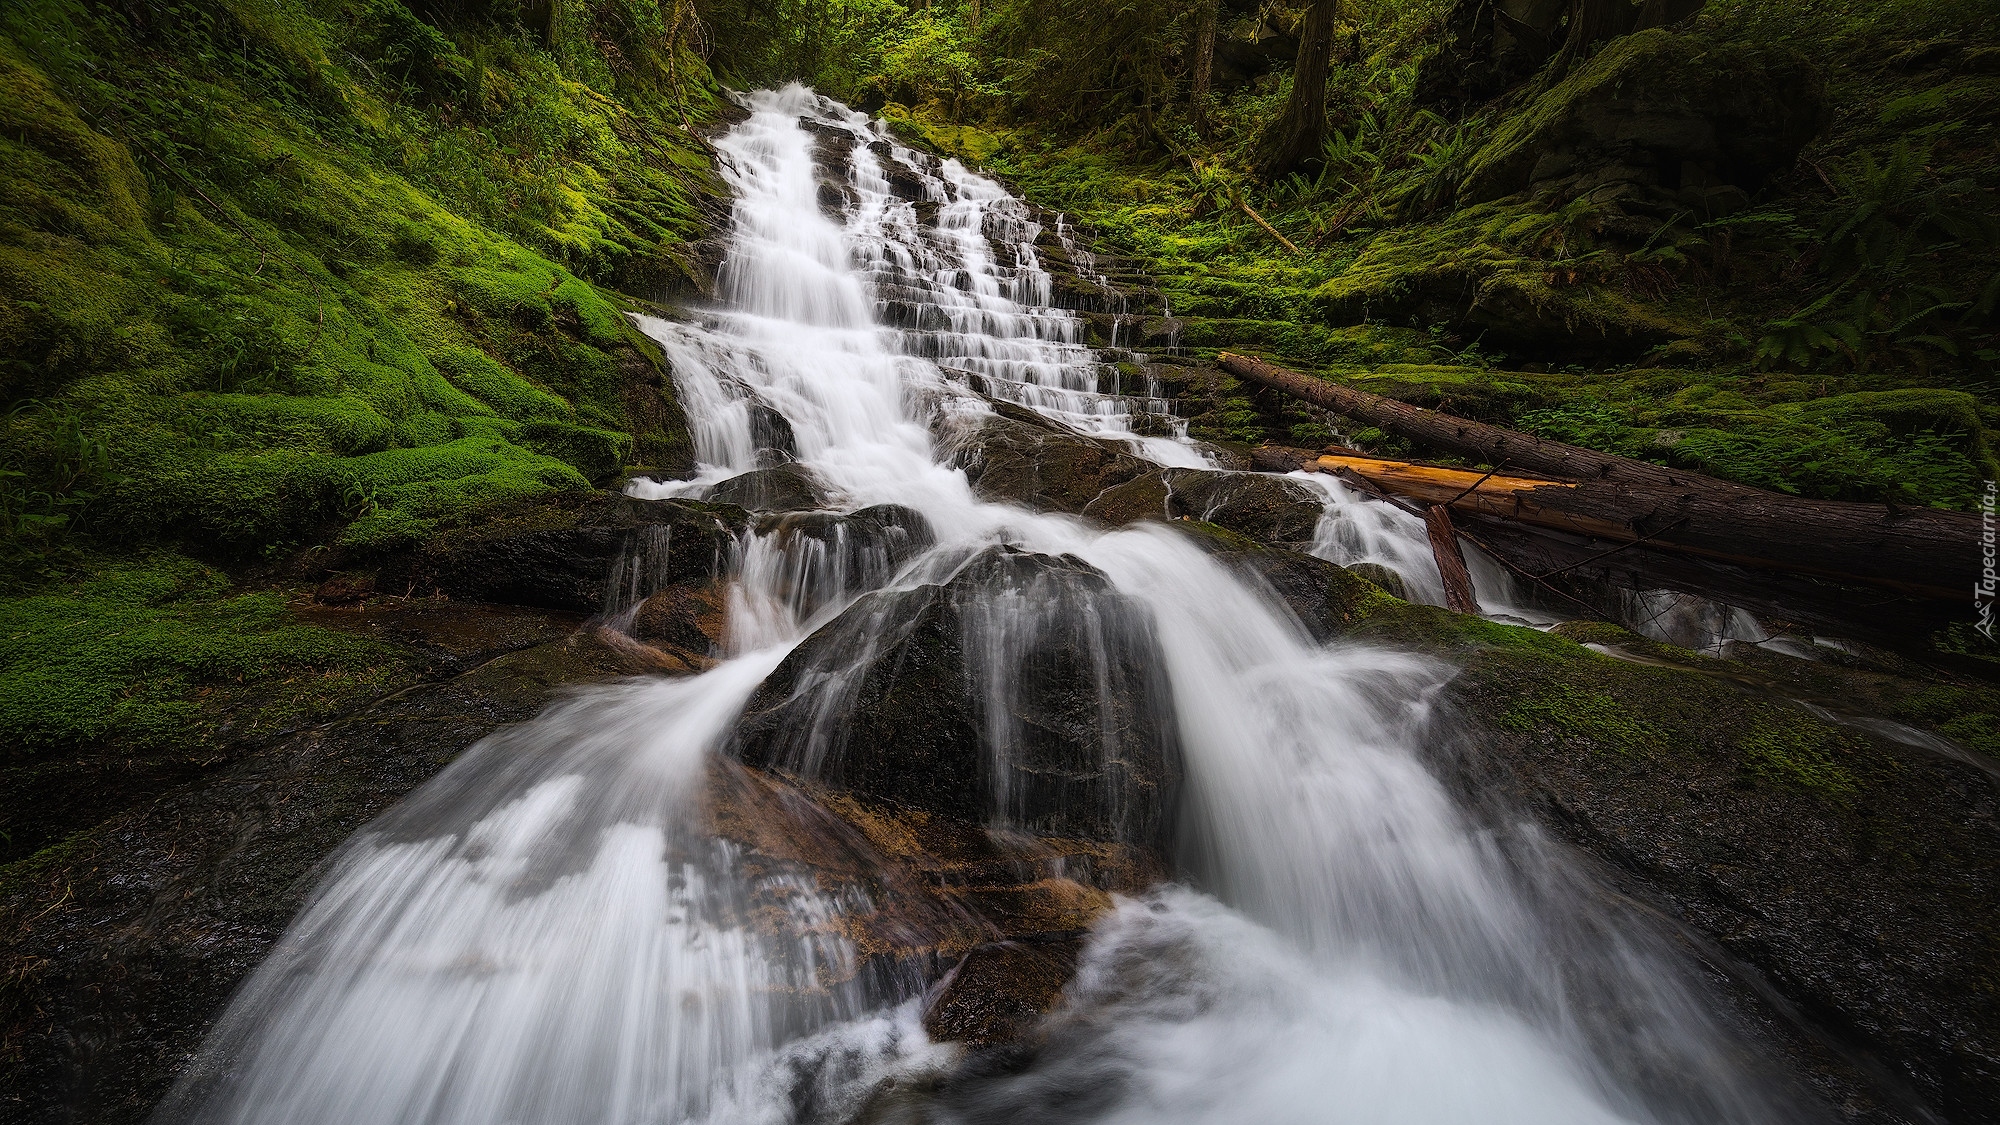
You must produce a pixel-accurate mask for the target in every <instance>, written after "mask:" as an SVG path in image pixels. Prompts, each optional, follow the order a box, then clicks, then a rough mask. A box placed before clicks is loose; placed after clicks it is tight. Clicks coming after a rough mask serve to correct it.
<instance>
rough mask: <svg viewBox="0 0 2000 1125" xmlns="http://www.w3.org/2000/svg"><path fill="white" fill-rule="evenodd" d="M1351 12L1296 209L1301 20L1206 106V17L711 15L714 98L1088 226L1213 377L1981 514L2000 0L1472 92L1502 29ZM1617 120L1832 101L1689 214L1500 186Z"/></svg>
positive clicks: (1228, 42)
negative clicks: (1287, 140) (786, 104)
mask: <svg viewBox="0 0 2000 1125" xmlns="http://www.w3.org/2000/svg"><path fill="white" fill-rule="evenodd" d="M1620 3H1624V0H1602V2H1601V3H1599V4H1598V6H1599V7H1603V6H1605V5H1606V4H1609V5H1613V6H1615V5H1616V4H1620ZM1328 4H1332V5H1334V6H1337V7H1338V9H1339V12H1338V26H1337V28H1336V32H1335V34H1334V36H1333V56H1332V59H1331V71H1330V76H1329V82H1328V95H1327V129H1328V132H1327V135H1326V140H1325V143H1324V145H1323V146H1322V150H1321V153H1320V156H1319V158H1318V159H1317V160H1314V161H1311V162H1309V163H1308V164H1307V165H1306V166H1305V167H1304V168H1303V169H1301V170H1299V171H1295V172H1290V173H1287V174H1284V175H1279V176H1268V175H1265V174H1264V173H1262V172H1261V171H1260V170H1259V169H1260V166H1261V162H1260V160H1259V159H1258V153H1259V146H1260V145H1262V144H1265V143H1267V142H1268V140H1269V133H1270V131H1271V130H1272V129H1273V128H1275V127H1276V123H1277V122H1278V120H1279V118H1280V111H1281V109H1283V108H1284V107H1285V106H1286V105H1287V99H1288V97H1289V94H1290V77H1291V67H1292V63H1293V52H1294V47H1293V44H1295V42H1296V40H1295V38H1294V36H1295V34H1296V33H1297V32H1298V31H1299V30H1300V28H1301V26H1302V23H1303V20H1304V18H1305V16H1306V15H1307V10H1308V9H1309V8H1311V7H1313V6H1314V5H1312V4H1309V3H1304V2H1292V3H1284V2H1251V0H1226V2H1223V3H1221V4H1219V5H1217V6H1213V7H1214V9H1215V12H1216V18H1215V20H1214V25H1215V27H1216V29H1217V31H1216V40H1215V43H1214V46H1213V49H1212V57H1213V60H1214V62H1213V64H1212V65H1213V68H1214V73H1213V76H1212V81H1211V82H1210V83H1209V90H1210V92H1209V93H1208V94H1207V95H1206V96H1205V98H1204V99H1203V101H1202V102H1201V103H1200V104H1199V105H1197V104H1196V103H1195V102H1194V100H1193V94H1194V89H1195V87H1196V86H1197V84H1198V83H1197V67H1198V63H1199V60H1200V56H1201V52H1200V40H1199V36H1200V34H1201V32H1202V30H1203V28H1204V24H1203V16H1204V9H1205V8H1208V7H1211V5H1209V4H1208V3H1207V0H1166V2H1162V3H1158V4H1146V5H1118V4H1084V3H1075V2H1072V0H987V2H986V3H984V4H983V5H980V4H974V3H971V2H970V0H958V2H956V3H951V2H947V0H938V2H936V3H933V4H930V5H927V6H924V5H917V6H912V7H910V8H909V9H905V7H904V6H903V5H900V4H895V3H889V2H887V0H793V2H792V3H789V4H785V5H779V6H778V7H776V8H770V7H763V6H759V5H752V4H748V3H742V2H734V0H712V2H710V3H705V4H704V10H705V11H708V12H709V13H710V20H711V23H712V24H714V25H715V26H716V27H717V28H718V31H717V34H716V56H715V58H716V62H717V64H718V65H719V66H720V67H722V68H724V69H725V71H727V72H731V73H737V74H741V75H744V76H746V78H748V79H753V80H768V79H775V78H778V77H782V76H787V75H802V76H805V77H807V78H808V79H810V80H812V81H816V82H818V83H819V84H820V85H821V86H822V88H825V89H826V90H828V92H830V93H834V94H835V95H837V96H841V97H845V98H849V99H853V100H855V101H857V102H860V103H861V104H865V105H870V106H871V107H879V108H880V109H881V111H882V112H884V113H885V114H886V115H888V116H889V117H890V118H891V119H892V120H898V121H902V122H904V123H906V127H905V134H906V135H907V136H910V137H911V138H913V139H917V140H920V141H923V142H925V143H927V144H930V145H932V146H934V147H936V148H939V149H940V150H944V151H950V152H953V153H956V154H958V155H961V156H964V157H966V158H968V159H971V160H974V161H977V162H978V163H980V164H981V165H983V166H984V167H986V168H989V169H991V170H992V171H994V172H996V173H998V174H1000V175H1002V176H1003V177H1004V178H1006V179H1007V180H1009V182H1011V183H1012V184H1014V185H1015V186H1016V187H1017V188H1019V189H1021V190H1023V191H1025V192H1026V193H1027V194H1028V195H1029V196H1030V197H1031V198H1034V199H1035V200H1036V201H1037V202H1040V203H1043V204H1045V205H1047V206H1050V207H1054V208H1058V209H1061V210H1064V211H1066V212H1068V213H1069V214H1070V215H1071V216H1073V217H1075V218H1079V219H1081V220H1083V221H1084V222H1085V223H1086V224H1087V225H1088V227H1089V228H1090V229H1092V230H1094V232H1095V233H1097V234H1098V235H1099V236H1100V237H1101V238H1102V239H1103V240H1105V241H1107V242H1109V243H1111V244H1112V245H1114V246H1116V247H1117V248H1119V249H1121V250H1123V251H1125V252H1126V253H1128V254H1131V255H1132V256H1134V257H1135V258H1137V259H1138V260H1139V262H1140V264H1141V265H1142V266H1143V267H1144V268H1145V269H1146V270H1147V271H1149V272H1150V273H1152V274H1153V275H1154V276H1156V277H1157V278H1158V279H1159V280H1160V283H1161V285H1162V288H1163V292H1164V295H1165V296H1166V298H1167V300H1168V303H1169V305H1170V307H1171V309H1172V311H1173V312H1174V314H1175V315H1176V316H1177V317H1179V318H1181V320H1182V325H1181V331H1180V334H1179V336H1178V342H1180V343H1182V344H1185V345H1188V346H1191V347H1193V348H1195V349H1198V350H1200V349H1219V348H1239V349H1242V348H1251V349H1259V350H1264V351H1267V352H1269V353H1272V354H1275V355H1278V356H1282V357H1284V358H1287V359H1289V360H1291V361H1293V362H1295V363H1300V364H1306V365H1311V366H1315V367H1319V368H1323V369H1326V370H1329V371H1332V372H1334V373H1337V374H1339V375H1342V376H1344V377H1349V378H1354V379H1358V380H1361V381H1362V384H1363V385H1365V386H1369V387H1370V389H1379V390H1387V391H1388V392H1390V393H1395V394H1398V395H1399V396H1401V397H1406V398H1409V399H1411V400H1412V401H1421V402H1425V403H1426V404H1429V405H1438V406H1444V407H1448V408H1451V409H1455V410H1461V411H1465V412H1468V413H1472V414H1474V415H1476V416H1479V417H1482V418H1485V419H1488V420H1492V421H1498V422H1503V423H1508V424H1513V425H1517V426H1520V427H1522V428H1526V429H1529V430H1533V431H1535V432H1538V433H1541V434H1544V435H1546V436H1549V437H1555V438H1560V439H1562V440H1566V441H1573V442H1578V443H1581V444H1586V445H1592V446H1595V447H1599V448H1605V449H1612V450H1616V451H1617V452H1621V453H1626V454H1629V455H1633V456H1640V457H1647V458H1651V459H1655V460H1662V461H1668V462H1672V463H1676V464H1681V465H1685V466H1688V467H1692V468H1698V469H1701V470H1704V471H1707V472H1710V473H1714V474H1717V475H1720V476H1724V477H1729V478H1732V479H1737V480H1741V481H1744V482H1747V483H1753V484H1757V485H1761V486H1764V487H1769V488H1776V489H1780V490H1787V491H1796V492H1799V493H1801V494H1804V495H1811V496H1822V497H1833V498H1847V499H1873V500H1882V499H1888V500H1894V501H1897V502H1901V503H1917V504H1939V505H1945V506H1951V507H1968V506H1970V505H1971V504H1972V503H1973V502H1974V500H1975V497H1976V495H1977V493H1978V489H1979V487H1980V481H1981V480H1982V479H1984V478H1990V477H1993V476H1996V475H2000V465H1996V462H1995V459H1994V450H1993V448H1992V445H1991V442H1990V439H1989V436H1988V429H1989V427H1990V426H1992V425H1993V424H1994V421H1995V418H1996V415H1995V413H1994V411H1995V403H1996V401H2000V400H1996V399H1995V391H1996V389H2000V384H1996V382H1995V377H1996V373H2000V335H1997V334H1996V329H2000V319H1996V317H2000V267H1996V266H1995V264H1994V261H1993V251H1994V249H1995V247H1996V246H1997V245H2000V225H1996V222H1995V216H1996V214H2000V208H1996V206H1995V204H1996V200H1995V195H1994V193H1995V190H1996V188H2000V158H1996V155H1995V154H1996V153H2000V132H1996V130H1995V118H1996V111H2000V12H1996V10H1995V8H1994V6H1993V5H1992V4H1990V3H1985V2H1982V0H1947V2H1942V3H1929V2H1922V3H1919V2H1915V0H1812V2H1807V3H1800V2H1797V0H1714V2H1712V3H1709V4H1707V5H1706V6H1705V7H1704V6H1702V5H1698V4H1695V5H1682V6H1681V7H1683V8H1687V9H1688V10H1689V11H1692V12H1693V13H1694V14H1693V15H1692V17H1691V18H1683V19H1681V20H1680V22H1677V23H1675V24H1674V25H1673V26H1671V27H1662V28H1655V29H1652V30H1645V31H1640V32H1639V33H1637V34H1630V35H1623V36H1615V37H1611V38H1609V39H1607V40H1603V41H1597V42H1593V43H1592V44H1591V45H1590V46H1589V48H1588V50H1587V51H1585V52H1581V53H1577V54H1575V55H1574V56H1573V57H1572V56H1567V55H1565V56H1557V57H1551V58H1550V60H1549V61H1548V62H1547V63H1545V64H1544V65H1543V66H1542V67H1541V69H1540V70H1538V71H1529V72H1526V73H1523V74H1520V75H1518V76H1513V83H1512V84H1511V85H1508V84H1505V82H1504V81H1502V82H1500V88H1498V89H1497V90H1491V89H1477V90H1474V91H1472V92H1471V93H1470V94H1468V93H1467V92H1466V91H1465V90H1464V89H1463V88H1462V87H1463V86H1464V85H1465V84H1466V83H1467V82H1470V81H1471V79H1469V78H1467V77H1466V75H1477V74H1479V73H1481V72H1479V71H1478V66H1479V65H1483V56H1480V55H1478V54H1477V52H1472V53H1471V54H1468V53H1467V52H1468V51H1471V49H1472V47H1475V46H1478V44H1467V43H1461V42H1459V40H1463V39H1466V38H1468V37H1469V36H1470V35H1471V31H1470V30H1469V29H1471V28H1473V27H1474V23H1473V22H1472V20H1473V15H1478V16H1479V18H1486V19H1490V18H1492V17H1491V15H1490V12H1488V11H1487V9H1490V8H1491V7H1492V6H1493V5H1491V4H1485V5H1481V4H1477V3H1465V2H1454V0H1425V2H1422V3H1415V4H1410V3H1390V2H1387V0H1338V2H1337V3H1336V0H1323V3H1322V4H1321V5H1320V7H1322V8H1324V7H1325V6H1326V5H1328ZM1540 7H1544V8H1546V7H1548V5H1541V6H1540ZM1670 7H1671V6H1670ZM1637 10H1638V7H1637V6H1636V5H1635V6H1634V11H1637ZM753 11H765V12H768V13H772V14H773V16H774V18H772V19H770V20H767V21H766V22H763V23H759V22H758V21H757V19H755V18H754V17H752V16H751V15H750V13H751V12H753ZM1468 13H1472V15H1468ZM723 29H728V30H726V31H725V30H723ZM1760 79H1761V80H1762V81H1763V83H1764V87H1763V88H1761V89H1760V87H1759V82H1760ZM1489 85H1492V84H1491V83H1489ZM1629 86H1640V87H1648V88H1649V90H1650V92H1648V90H1642V92H1641V95H1640V96H1641V97H1653V98H1655V99H1656V100H1664V101H1670V102H1673V103H1674V104H1679V105H1694V106H1696V107H1697V108H1698V109H1701V110H1703V111H1704V112H1708V113H1711V114H1719V115H1722V116H1721V117H1720V118H1718V119H1717V120H1718V121H1719V124H1718V125H1717V127H1718V128H1719V129H1729V130H1735V131H1737V132H1738V133H1741V134H1742V135H1743V136H1744V137H1745V138H1747V139H1754V140H1758V141H1761V140H1763V139H1764V137H1763V135H1762V134H1760V133H1758V132H1757V129H1758V128H1759V127H1760V124H1759V123H1760V120H1761V119H1760V118H1758V116H1757V114H1758V113H1759V112H1760V107H1759V106H1757V105H1755V104H1753V103H1754V100H1755V99H1756V98H1758V97H1765V98H1767V99H1768V98H1770V97H1779V98H1782V97H1783V96H1784V94H1783V91H1784V90H1786V89H1788V88H1797V89H1802V90H1811V89H1813V88H1823V90H1824V95H1823V100H1824V107H1823V109H1824V117H1823V119H1822V120H1819V121H1815V122H1811V123H1809V126H1810V127H1809V128H1807V129H1805V130H1804V131H1803V133H1802V135H1801V136H1800V137H1799V138H1798V139H1799V140H1800V141H1801V142H1802V143H1804V148H1803V151H1801V152H1799V153H1798V154H1797V159H1796V160H1790V161H1789V162H1788V163H1786V164H1785V165H1784V166H1783V167H1779V168H1773V169H1757V170H1755V171H1756V173H1757V175H1758V178H1759V179H1760V180H1761V181H1762V182H1756V183H1751V184H1749V185H1747V187H1748V190H1742V189H1741V188H1739V187H1738V186H1737V185H1734V184H1713V185H1697V184H1692V183H1690V184H1683V185H1673V184H1669V185H1668V186H1669V187H1675V186H1678V187H1679V188H1680V192H1679V196H1678V198H1677V199H1666V200H1662V199H1658V198H1650V199H1637V198H1634V197H1632V196H1631V194H1630V193H1626V194H1624V195H1621V194H1620V193H1619V192H1617V191H1615V190H1606V185H1604V184H1601V183H1598V184H1593V183H1588V182H1579V181H1578V180H1575V179H1573V180H1571V181H1569V182H1554V183H1548V184H1542V183H1538V184H1537V185H1536V190H1533V191H1521V190H1518V188H1519V187H1526V186H1527V185H1526V183H1525V182H1522V183H1520V184H1518V185H1517V184H1516V183H1515V182H1513V181H1510V180H1508V179H1507V178H1506V175H1505V173H1508V172H1510V171H1511V172H1512V173H1513V174H1514V175H1516V176H1517V177H1519V176H1523V175H1525V172H1524V171H1523V166H1522V161H1523V160H1527V161H1529V162H1532V161H1533V160H1534V159H1535V158H1536V157H1537V156H1539V155H1545V154H1546V152H1547V149H1546V147H1544V148H1540V149H1538V148H1536V147H1535V146H1536V144H1537V143H1541V142H1544V141H1545V139H1546V137H1547V135H1548V134H1549V133H1551V132H1552V131H1558V130H1560V128H1561V127H1562V126H1563V124H1564V122H1565V119H1566V115H1569V116H1573V115H1574V108H1573V107H1575V106H1578V105H1583V106H1585V107H1586V108H1587V107H1588V106H1591V105H1595V104H1598V103H1597V102H1594V101H1591V99H1600V100H1601V99H1603V98H1605V97H1612V96H1616V91H1618V90H1621V89H1624V88H1626V87H1629ZM1774 89H1775V90H1776V91H1777V93H1772V92H1771V91H1772V90H1774ZM1732 99H1734V101H1733V102H1732ZM1786 108H1791V107H1785V106H1780V107H1779V110H1780V111H1782V110H1784V109H1786ZM1816 108H1820V107H1817V106H1813V105H1807V106H1804V107H1802V108H1797V109H1796V112H1797V113H1798V114H1804V113H1807V112H1809V111H1811V110H1813V109H1816ZM1761 112H1763V113H1764V115H1765V117H1766V118H1768V117H1771V116H1780V117H1781V116H1782V113H1781V112H1776V111H1772V110H1770V109H1769V108H1768V107H1765V108H1762V109H1761ZM1729 114H1737V115H1738V116H1737V117H1734V118H1732V117H1729V116H1727V115H1729ZM1784 139H1785V138H1783V137H1777V138H1773V140H1774V141H1775V142H1777V143H1773V144H1772V145H1771V146H1770V147H1771V148H1772V149H1773V150H1774V151H1780V152H1782V150H1783V148H1784V144H1783V143H1782V142H1783V141H1784ZM1786 155H1789V154H1786ZM1680 173H1681V170H1680V169H1678V168H1676V169H1671V170H1669V171H1668V175H1669V177H1670V178H1671V177H1678V176H1679V175H1680ZM1496 185H1497V186H1496ZM1239 204H1248V205H1249V208H1250V209H1251V210H1255V211H1256V212H1257V213H1258V214H1259V215H1261V216H1262V217H1263V218H1264V219H1266V220H1268V221H1269V222H1270V223H1271V224H1272V225H1273V226H1274V227H1275V228H1276V229H1277V230H1278V231H1279V232H1280V233H1281V234H1283V235H1284V236H1285V238H1286V239H1287V240H1289V241H1290V242H1291V243H1293V244H1294V245H1296V246H1297V247H1298V249H1299V252H1298V253H1296V254H1294V253H1292V252H1290V251H1288V250H1287V249H1285V248H1284V247H1283V246H1281V245H1280V244H1279V243H1278V241H1277V240H1276V239H1274V238H1272V237H1271V236H1270V235H1269V234H1267V233H1265V232H1264V231H1263V229H1262V228H1261V227H1259V226H1258V225H1257V224H1256V222H1255V221H1254V220H1253V219H1252V218H1251V217H1250V216H1249V215H1248V214H1247V212H1246V210H1245V209H1244V208H1243V207H1242V206H1240V205H1239ZM1161 342H1164V340H1163V339H1162V341H1161ZM1197 422H1198V427H1197V428H1198V432H1200V433H1202V434H1203V435H1204V436H1208V437H1211V438H1221V439H1233V440H1239V441H1255V440H1264V439H1276V440H1280V441H1291V442H1295V443H1307V442H1313V441H1315V440H1324V438H1325V437H1326V436H1329V435H1328V434H1327V433H1326V431H1325V430H1324V427H1322V426H1320V425H1319V424H1318V423H1317V422H1316V421H1315V420H1312V419H1309V418H1306V417H1303V416H1301V415H1300V414H1298V412H1296V411H1290V412H1286V411H1280V410H1274V409H1272V408H1271V407H1270V406H1269V404H1267V403H1258V402H1256V401H1253V400H1252V399H1251V398H1250V397H1249V396H1247V395H1243V394H1240V393H1236V392H1235V391H1234V389H1232V388H1225V397H1224V400H1223V401H1222V402H1221V403H1220V408H1219V409H1217V410H1215V411H1212V412H1210V413H1209V414H1207V415H1205V416H1203V417H1201V418H1198V419H1197ZM1343 436H1344V437H1346V438H1347V440H1349V441H1353V442H1358V443H1361V444H1369V443H1371V442H1380V441H1381V438H1380V435H1375V434H1371V433H1366V432H1364V433H1360V434H1348V435H1343Z"/></svg>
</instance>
